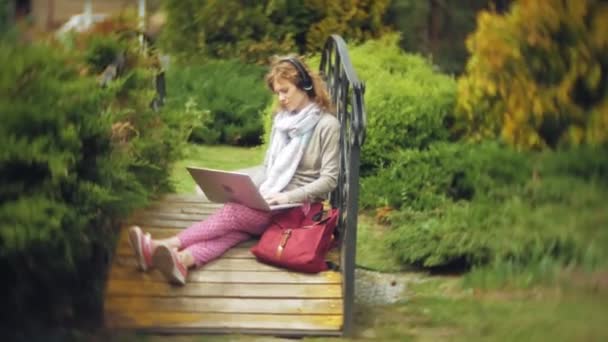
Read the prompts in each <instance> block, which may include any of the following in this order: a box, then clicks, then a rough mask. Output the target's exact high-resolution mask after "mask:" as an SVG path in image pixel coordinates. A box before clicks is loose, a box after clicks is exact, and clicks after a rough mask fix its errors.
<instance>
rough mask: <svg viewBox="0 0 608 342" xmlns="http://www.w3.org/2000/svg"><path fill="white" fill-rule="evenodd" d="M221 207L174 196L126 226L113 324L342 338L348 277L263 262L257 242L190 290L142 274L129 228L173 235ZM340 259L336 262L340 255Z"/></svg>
mask: <svg viewBox="0 0 608 342" xmlns="http://www.w3.org/2000/svg"><path fill="white" fill-rule="evenodd" d="M218 207H219V205H218V204H212V203H209V202H207V201H206V200H205V199H204V198H203V197H200V196H177V195H171V196H167V197H165V198H163V199H162V200H160V201H158V202H156V203H154V204H152V205H151V206H150V207H148V208H147V209H146V210H143V211H140V212H139V213H137V214H135V215H134V216H133V217H132V218H131V219H130V220H129V222H128V223H126V224H125V225H124V226H123V228H122V230H121V234H120V238H119V242H118V244H117V249H116V253H115V254H114V257H113V259H112V265H111V269H110V272H109V276H108V280H107V283H106V293H105V303H104V318H105V325H106V327H107V328H109V329H129V330H138V331H149V332H159V333H178V334H179V333H184V334H191V333H239V334H250V333H254V334H268V335H285V336H304V335H341V333H342V326H343V319H344V315H343V296H342V281H343V280H342V274H341V273H339V272H334V271H328V272H322V273H320V274H317V275H306V274H300V273H294V272H288V271H285V270H282V269H279V268H276V267H272V266H268V265H264V264H262V263H259V262H258V261H257V260H256V259H255V258H254V257H253V255H252V254H251V253H250V252H249V247H251V246H252V245H253V243H254V242H255V241H247V242H244V243H243V244H241V245H239V246H237V247H235V248H233V249H231V250H230V251H228V252H227V253H226V254H224V255H223V256H222V257H221V258H220V259H218V260H215V261H213V262H211V263H209V264H207V265H205V266H203V267H201V268H200V269H197V270H194V271H192V272H190V274H189V276H188V283H187V284H186V285H185V286H183V287H180V286H173V285H170V284H168V283H167V282H166V281H165V280H164V278H163V277H162V275H161V274H160V272H159V271H157V270H152V271H149V272H147V273H143V272H140V271H138V270H137V269H136V262H135V258H134V257H133V252H132V250H131V248H130V246H129V242H128V238H127V229H126V228H127V227H128V226H129V225H130V224H137V225H139V226H140V227H142V228H143V229H144V230H145V231H149V232H151V233H152V236H153V237H155V238H161V237H167V236H171V235H173V234H175V233H176V232H177V231H178V230H179V229H183V228H186V227H187V226H189V225H190V224H192V223H193V222H197V221H199V220H202V219H203V218H205V217H206V216H207V215H209V214H210V213H211V212H213V211H214V210H215V209H217V208H218ZM335 254H336V255H334V256H333V257H332V259H334V258H335V259H337V258H338V257H337V253H335Z"/></svg>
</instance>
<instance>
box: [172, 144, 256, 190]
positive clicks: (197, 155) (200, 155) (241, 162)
mask: <svg viewBox="0 0 608 342" xmlns="http://www.w3.org/2000/svg"><path fill="white" fill-rule="evenodd" d="M263 160H264V150H263V149H262V147H261V146H260V147H253V148H245V147H233V146H205V145H189V146H188V147H187V149H186V151H185V157H184V159H182V160H181V161H179V162H177V163H176V164H175V166H174V168H173V172H172V174H171V182H172V183H173V185H174V186H175V192H176V193H178V194H192V193H194V180H192V177H190V174H189V173H188V171H187V170H186V166H198V167H208V168H211V169H220V170H238V169H243V168H247V167H251V166H256V165H260V164H262V162H263Z"/></svg>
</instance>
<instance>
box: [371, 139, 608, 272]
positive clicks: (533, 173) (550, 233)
mask: <svg viewBox="0 0 608 342" xmlns="http://www.w3.org/2000/svg"><path fill="white" fill-rule="evenodd" d="M607 152H608V151H606V149H605V148H603V149H602V148H593V147H579V148H575V149H568V150H564V151H559V152H545V153H531V152H527V153H523V152H517V151H516V150H514V149H513V148H509V147H507V146H503V145H501V144H498V143H484V144H463V143H458V144H448V143H438V144H434V145H431V146H430V147H429V149H427V150H404V151H400V152H399V153H396V154H395V156H396V161H395V162H394V163H393V164H392V165H391V166H390V167H388V168H385V169H383V170H381V171H380V172H379V173H378V174H377V175H375V176H370V177H367V178H365V179H363V180H362V191H361V197H360V202H361V206H362V207H363V208H379V207H383V206H390V207H392V208H397V209H398V210H393V211H387V210H386V209H384V210H382V211H380V212H379V213H384V214H383V215H382V216H381V217H380V218H381V219H383V220H384V222H386V223H387V224H389V226H390V227H392V229H393V230H392V231H391V233H389V234H388V235H387V237H386V240H387V243H388V244H389V245H390V250H392V251H394V254H395V255H396V257H397V258H398V259H399V260H400V261H401V262H402V263H406V264H415V265H420V266H425V267H437V266H446V265H452V264H455V263H458V264H462V263H464V264H465V265H469V266H470V265H487V264H504V263H507V264H511V265H518V266H517V267H520V266H521V267H527V266H529V265H532V264H535V263H539V262H547V260H550V261H551V262H552V263H553V264H560V265H565V264H572V265H578V266H585V267H596V266H597V265H602V264H605V263H606V262H607V261H608V254H606V253H605V252H604V249H603V248H602V247H601V246H603V245H605V244H606V243H608V233H607V232H606V231H605V229H604V227H606V225H608V212H606V211H605V210H604V207H605V202H606V200H608V182H606V179H607V178H606V170H607V168H608V158H607V157H606V156H607V155H608V153H607ZM387 213H388V214H387Z"/></svg>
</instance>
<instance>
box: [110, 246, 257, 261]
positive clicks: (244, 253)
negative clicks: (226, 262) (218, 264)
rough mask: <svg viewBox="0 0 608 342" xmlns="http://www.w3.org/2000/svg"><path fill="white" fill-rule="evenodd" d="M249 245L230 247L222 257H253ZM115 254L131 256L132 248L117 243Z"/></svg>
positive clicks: (132, 254)
mask: <svg viewBox="0 0 608 342" xmlns="http://www.w3.org/2000/svg"><path fill="white" fill-rule="evenodd" d="M249 248H250V247H232V248H231V249H229V250H228V251H227V252H226V253H224V254H222V256H221V258H222V259H224V258H226V259H255V256H254V255H253V254H251V252H250V251H249ZM115 255H117V256H122V257H133V256H134V253H133V249H132V248H131V245H129V243H119V244H118V246H117V248H116V252H115Z"/></svg>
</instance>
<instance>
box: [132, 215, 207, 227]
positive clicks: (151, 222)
mask: <svg viewBox="0 0 608 342" xmlns="http://www.w3.org/2000/svg"><path fill="white" fill-rule="evenodd" d="M197 222H199V221H179V220H165V219H156V218H153V217H143V218H137V217H135V218H130V219H129V220H127V221H126V222H125V224H126V225H138V226H154V227H164V228H175V229H184V228H188V227H190V226H191V225H193V224H195V223H197Z"/></svg>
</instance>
